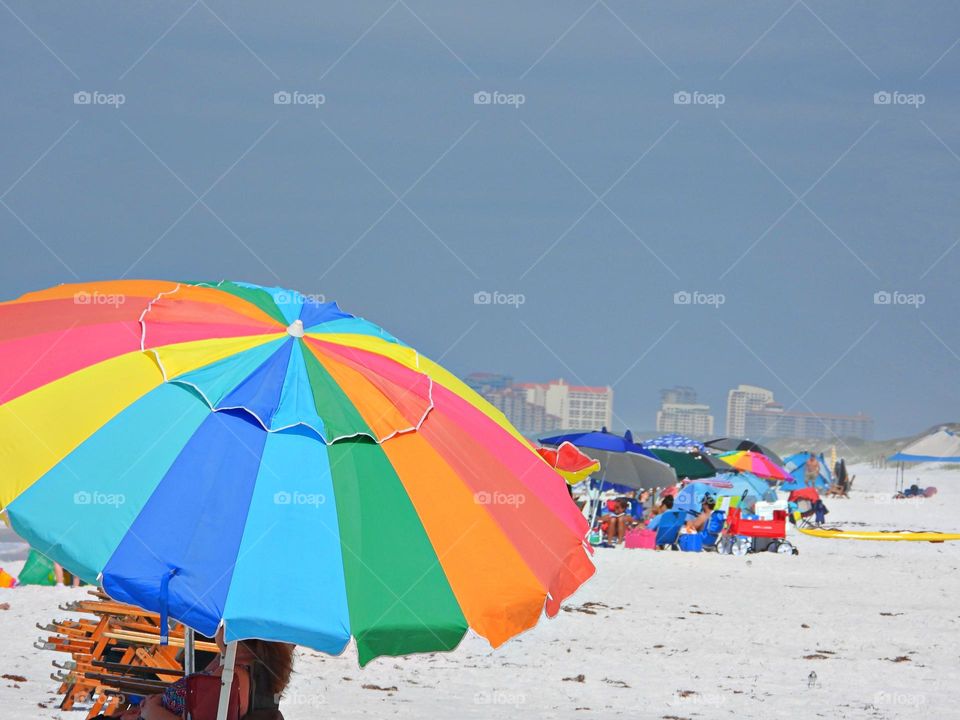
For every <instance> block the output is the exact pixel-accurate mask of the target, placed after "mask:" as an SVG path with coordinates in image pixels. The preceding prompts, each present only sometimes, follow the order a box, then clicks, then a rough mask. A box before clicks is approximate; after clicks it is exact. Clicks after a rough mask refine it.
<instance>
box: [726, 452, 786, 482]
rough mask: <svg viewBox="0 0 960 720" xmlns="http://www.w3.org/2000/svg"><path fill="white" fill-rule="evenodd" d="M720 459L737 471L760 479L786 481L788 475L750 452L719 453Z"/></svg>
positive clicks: (768, 460) (759, 455)
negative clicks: (748, 473) (742, 471)
mask: <svg viewBox="0 0 960 720" xmlns="http://www.w3.org/2000/svg"><path fill="white" fill-rule="evenodd" d="M720 458H721V459H722V460H723V461H724V462H727V463H729V464H730V465H732V466H733V467H735V468H736V469H737V470H744V471H746V472H751V473H753V474H754V475H757V476H759V477H762V478H770V479H771V480H788V479H789V477H790V476H789V475H787V473H786V472H785V471H784V470H783V468H781V467H780V466H779V465H777V464H775V463H774V462H773V461H772V460H770V459H769V458H767V457H766V456H765V455H761V454H760V453H755V452H751V451H750V450H736V451H734V452H728V453H721V454H720Z"/></svg>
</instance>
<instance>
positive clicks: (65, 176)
mask: <svg viewBox="0 0 960 720" xmlns="http://www.w3.org/2000/svg"><path fill="white" fill-rule="evenodd" d="M0 5H2V7H0V15H2V16H4V17H5V18H6V22H4V23H2V25H0V39H2V44H0V47H2V50H0V52H2V57H3V63H2V66H0V82H2V86H3V92H4V110H3V115H2V120H0V129H2V131H3V134H4V138H5V142H4V143H3V163H2V166H0V167H2V174H0V200H2V203H0V238H2V249H3V257H4V262H3V264H2V266H0V279H2V280H3V291H2V299H12V298H14V297H16V296H18V295H19V294H21V293H23V292H26V291H28V290H32V289H38V288H42V287H46V286H49V285H53V284H56V283H59V282H73V281H76V280H77V279H83V280H86V279H102V278H114V277H158V278H174V279H176V278H185V279H220V278H229V279H236V280H246V281H250V282H256V283H260V284H265V285H283V286H287V287H291V288H295V289H298V290H301V291H303V292H305V293H318V294H323V295H324V296H326V297H327V298H328V299H336V300H337V301H338V302H339V303H340V304H341V306H342V307H343V308H344V309H345V310H347V311H349V312H353V313H355V314H358V315H362V316H364V317H367V318H369V319H370V320H372V321H374V322H376V323H378V324H380V325H382V326H384V327H385V328H387V329H388V330H390V331H391V332H393V333H394V334H396V335H397V336H398V337H400V338H402V339H404V340H405V341H407V342H409V343H410V344H412V345H413V346H414V347H416V348H417V349H419V350H420V351H422V352H423V353H424V354H426V355H429V356H432V357H433V358H434V359H437V360H440V361H441V362H443V364H445V365H446V366H448V367H449V368H450V369H451V370H453V371H454V372H456V373H458V374H460V375H461V376H463V375H466V374H468V373H470V372H473V371H493V372H502V373H506V374H510V375H513V376H515V377H516V378H518V379H529V380H546V379H549V378H554V377H564V378H566V379H567V380H569V381H571V382H576V383H582V384H590V385H606V384H610V385H613V386H614V390H615V410H616V413H617V418H616V420H615V425H617V426H618V427H620V428H622V427H623V426H625V425H626V426H632V427H634V428H637V429H645V428H649V427H651V426H652V424H653V423H652V418H653V417H654V414H655V412H656V408H657V406H658V404H659V390H660V389H661V388H664V387H670V386H672V385H676V384H687V385H691V386H693V387H694V388H696V389H697V390H698V393H699V397H700V400H701V401H702V402H704V403H707V404H709V405H711V407H712V410H713V412H714V415H715V416H716V417H717V421H718V424H719V427H721V428H722V424H723V423H722V420H723V416H724V412H725V407H726V392H727V390H728V389H729V388H731V387H735V386H736V385H738V384H740V383H747V384H755V385H760V386H762V387H766V388H769V389H771V390H773V391H774V393H775V394H776V396H777V399H778V401H780V402H782V403H783V404H784V405H785V407H787V408H791V409H794V410H798V411H804V412H809V411H811V410H813V411H817V412H824V413H841V414H847V413H849V414H854V413H856V412H858V411H862V412H864V413H867V414H870V415H872V416H873V417H874V418H875V421H876V422H875V436H876V437H878V438H885V437H890V436H895V435H906V434H912V433H914V432H917V431H919V430H921V429H924V428H926V427H928V426H930V425H932V424H934V423H937V422H945V421H950V420H957V419H958V418H957V407H958V403H960V385H958V383H957V382H956V377H957V371H958V369H960V327H958V324H957V322H956V317H957V301H958V299H960V291H958V288H957V283H956V281H955V280H954V279H953V278H955V277H956V275H957V272H958V269H960V249H957V248H956V246H957V244H958V243H960V208H958V203H957V191H958V190H960V124H958V123H957V117H958V110H960V103H958V100H960V98H958V84H957V77H958V75H960V45H958V39H960V10H958V9H957V8H956V6H955V5H953V4H951V3H946V2H943V3H924V4H921V5H906V4H903V3H875V4H871V5H869V6H861V5H857V6H846V5H845V6H837V5H836V4H834V3H826V2H800V1H797V2H790V1H788V0H787V1H784V2H777V3H736V4H731V5H729V6H721V5H718V4H716V3H705V2H704V3H686V4H683V5H676V4H668V5H654V4H646V3H627V2H622V1H621V2H614V1H612V0H609V1H606V2H590V1H589V0H581V1H579V2H563V1H560V2H552V3H543V2H532V3H525V4H523V5H522V6H520V7H516V6H515V5H514V4H511V3H504V2H499V3H487V4H484V5H482V6H477V5H459V4H451V3H440V2H418V1H415V0H404V1H400V0H397V1H395V2H391V1H389V0H386V1H383V2H364V3H355V4H350V5H349V6H346V5H337V6H334V5H332V4H320V5H316V4H307V3H294V4H289V5H285V6H277V5H269V6H266V5H255V4H250V3H240V4H237V3H223V2H192V3H191V2H178V3H168V4H163V5H158V6H139V5H137V6H134V5H130V4H127V3H103V4H97V5H95V6H93V5H89V6H88V5H84V4H74V5H65V6H56V7H54V6H50V7H41V6H37V5H35V4H32V3H28V2H24V1H23V0H18V1H12V0H4V2H2V3H0ZM77 93H81V95H76V97H75V94H77ZM82 93H88V95H83V94H82ZM96 93H101V94H100V95H97V94H96ZM278 93H281V94H280V95H277V94H278ZM282 93H288V95H283V94H282ZM296 93H300V94H299V95H297V94H296ZM476 93H502V95H497V96H494V95H490V96H489V99H490V100H491V102H489V103H485V104H484V103H483V101H484V100H486V99H488V96H484V95H481V96H476V97H475V94H476ZM678 93H679V95H678ZM683 93H687V94H688V95H683ZM697 93H700V94H697ZM877 93H881V94H880V95H876V94H877ZM882 93H888V94H887V95H883V94H882ZM897 93H899V94H897ZM321 96H322V97H321ZM121 97H122V102H121ZM521 97H522V101H521ZM84 100H89V102H84ZM284 100H289V102H288V103H285V102H284ZM321 100H322V102H321ZM685 100H689V102H685ZM477 101H479V102H480V103H481V104H477ZM494 291H497V292H501V293H504V294H507V295H513V296H514V298H513V301H514V302H513V303H512V304H495V303H493V302H491V303H488V304H476V303H475V294H476V293H478V292H494ZM894 292H900V293H903V295H892V294H891V295H883V294H882V293H894ZM678 293H689V295H682V294H681V295H678ZM695 293H700V295H695ZM878 293H880V294H879V295H878ZM520 298H522V303H521V302H520ZM685 298H686V299H688V300H690V302H688V303H684V302H683V300H684V299H685ZM481 299H482V298H481ZM721 299H722V304H721ZM884 299H889V300H890V302H889V303H883V300H884ZM701 301H702V302H703V303H705V304H700V303H701ZM877 301H879V303H878V302H877Z"/></svg>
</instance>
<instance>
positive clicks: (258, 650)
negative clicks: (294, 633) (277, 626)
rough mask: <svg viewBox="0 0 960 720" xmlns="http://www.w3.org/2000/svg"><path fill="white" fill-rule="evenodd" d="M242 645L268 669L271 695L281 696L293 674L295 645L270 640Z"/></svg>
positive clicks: (253, 641)
mask: <svg viewBox="0 0 960 720" xmlns="http://www.w3.org/2000/svg"><path fill="white" fill-rule="evenodd" d="M240 645H241V646H242V647H243V648H244V649H246V650H247V651H248V652H249V653H250V654H251V655H252V656H253V657H254V658H255V659H256V661H257V662H259V663H260V664H261V665H263V667H264V668H265V669H266V671H267V672H266V673H264V675H265V677H267V678H269V680H268V682H269V683H270V694H271V695H275V696H279V695H280V694H281V693H282V692H283V691H284V690H285V689H286V687H287V685H288V684H289V682H290V675H291V674H292V673H293V648H294V646H293V645H289V644H287V643H279V642H270V641H269V640H243V641H242V642H241V643H240Z"/></svg>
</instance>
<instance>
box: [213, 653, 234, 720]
mask: <svg viewBox="0 0 960 720" xmlns="http://www.w3.org/2000/svg"><path fill="white" fill-rule="evenodd" d="M236 662H237V643H236V642H232V643H227V656H226V658H225V659H224V661H223V672H222V673H221V675H220V703H219V705H217V720H227V710H228V709H229V707H230V688H231V687H232V686H233V668H234V666H235V665H236Z"/></svg>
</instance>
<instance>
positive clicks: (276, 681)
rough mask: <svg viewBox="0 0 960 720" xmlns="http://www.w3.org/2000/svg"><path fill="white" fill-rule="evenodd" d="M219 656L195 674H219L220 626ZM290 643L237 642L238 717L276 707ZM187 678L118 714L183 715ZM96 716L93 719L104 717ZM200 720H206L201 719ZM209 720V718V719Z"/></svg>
mask: <svg viewBox="0 0 960 720" xmlns="http://www.w3.org/2000/svg"><path fill="white" fill-rule="evenodd" d="M216 642H217V646H218V647H219V648H220V657H216V658H214V660H213V662H211V663H210V664H209V665H208V666H207V668H206V669H205V670H203V671H202V672H200V673H197V674H198V675H211V676H214V677H219V676H220V675H221V674H222V673H223V665H222V664H221V662H222V660H221V658H222V657H223V654H224V652H225V651H226V643H225V642H224V639H223V628H221V629H220V630H218V631H217V636H216ZM293 648H294V646H293V645H288V644H286V643H278V642H269V641H267V640H241V641H240V642H238V643H237V655H236V661H235V666H234V673H235V674H234V678H233V679H234V682H235V683H236V684H237V687H238V689H239V695H240V717H241V718H243V717H244V716H245V715H246V714H247V713H248V712H251V711H253V710H268V709H274V710H276V709H278V708H279V699H280V695H281V694H282V693H283V691H284V689H285V688H286V687H287V683H288V682H289V681H290V674H291V673H292V671H293V670H292V669H293ZM186 702H187V678H180V679H179V680H177V681H176V682H175V683H172V684H170V685H168V686H167V688H166V690H164V692H163V694H160V695H148V696H147V697H145V698H144V699H143V701H142V702H141V703H140V705H139V706H138V707H131V708H130V709H129V710H127V711H126V712H124V713H123V714H121V715H119V716H112V717H120V718H122V719H123V720H140V718H142V719H143V720H180V719H181V718H184V717H186V710H187V707H186ZM108 717H111V716H107V715H98V716H97V717H96V718H93V720H107V718H108ZM199 720H207V719H206V718H202V719H199ZM211 720H212V719H211Z"/></svg>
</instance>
